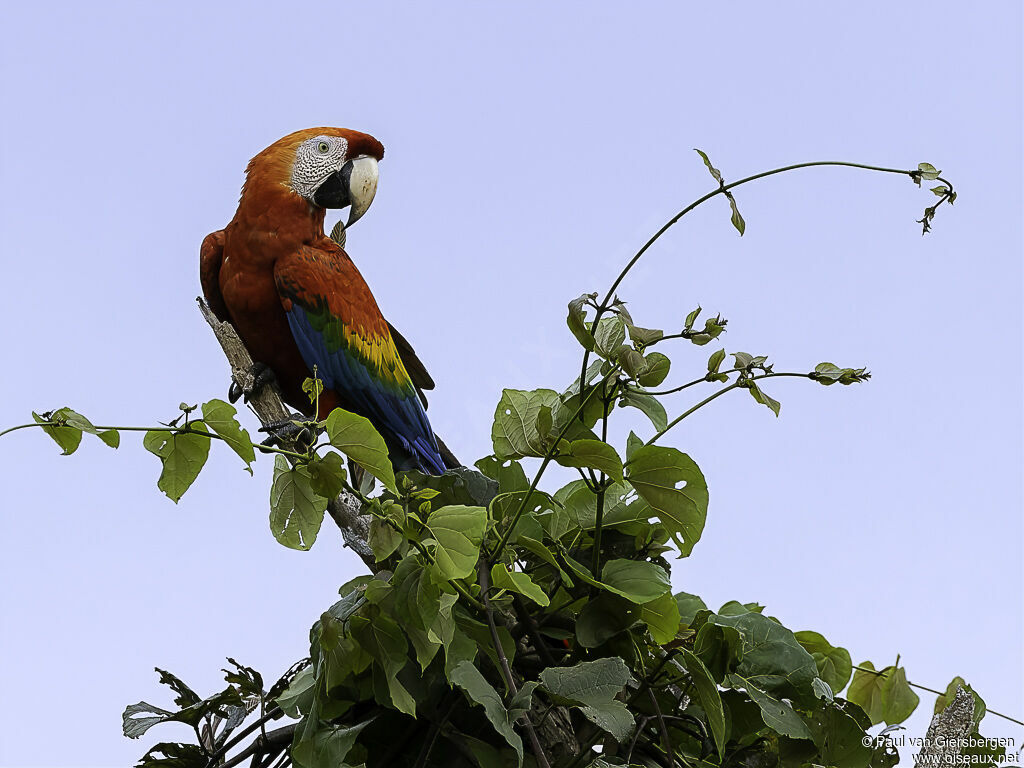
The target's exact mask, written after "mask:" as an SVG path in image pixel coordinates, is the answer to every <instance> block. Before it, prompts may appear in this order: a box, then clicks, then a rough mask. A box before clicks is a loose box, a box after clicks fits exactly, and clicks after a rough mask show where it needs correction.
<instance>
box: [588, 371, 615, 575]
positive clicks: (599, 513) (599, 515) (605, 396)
mask: <svg viewBox="0 0 1024 768" xmlns="http://www.w3.org/2000/svg"><path fill="white" fill-rule="evenodd" d="M614 396H615V389H614V388H613V389H612V391H611V392H610V393H606V392H605V384H604V382H602V383H601V404H602V406H603V408H602V414H601V442H602V443H607V442H608V406H609V405H610V404H611V400H612V398H613V397H614ZM607 479H608V478H607V476H606V475H605V473H604V472H602V473H601V474H600V478H599V483H598V486H597V488H598V490H597V499H596V502H597V509H596V516H595V517H594V544H593V547H594V549H593V554H592V557H591V563H590V566H591V567H590V570H591V572H592V573H593V574H594V578H595V579H596V580H597V581H600V580H601V532H602V530H603V528H604V497H605V489H606V485H605V483H606V482H607Z"/></svg>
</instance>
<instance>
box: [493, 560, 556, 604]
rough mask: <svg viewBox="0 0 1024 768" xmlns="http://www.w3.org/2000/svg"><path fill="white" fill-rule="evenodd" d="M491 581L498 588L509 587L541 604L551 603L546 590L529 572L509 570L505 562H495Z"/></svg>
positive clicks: (508, 588)
mask: <svg viewBox="0 0 1024 768" xmlns="http://www.w3.org/2000/svg"><path fill="white" fill-rule="evenodd" d="M491 583H492V584H493V585H494V586H495V587H496V588H497V589H507V590H510V591H512V592H518V593H519V594H520V595H525V596H526V597H528V598H530V599H531V600H533V602H535V603H536V604H537V605H540V606H547V605H550V604H551V600H549V599H548V596H547V595H545V594H544V590H542V589H541V588H540V587H538V586H537V584H536V583H535V582H534V581H533V579H531V578H530V577H529V576H528V575H527V574H525V573H522V572H520V571H509V570H508V568H507V567H506V566H505V565H504V563H495V564H494V567H493V568H491Z"/></svg>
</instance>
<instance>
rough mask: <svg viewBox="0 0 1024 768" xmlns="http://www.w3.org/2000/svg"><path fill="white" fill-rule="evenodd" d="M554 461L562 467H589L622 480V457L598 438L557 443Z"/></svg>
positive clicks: (619, 480) (618, 480)
mask: <svg viewBox="0 0 1024 768" xmlns="http://www.w3.org/2000/svg"><path fill="white" fill-rule="evenodd" d="M555 461H556V462H558V463H559V464H561V465H562V466H563V467H590V468H591V469H596V470H598V471H600V472H604V473H605V474H606V475H608V476H609V477H611V478H612V479H613V480H616V481H617V482H620V483H621V482H622V481H623V477H622V459H620V458H619V454H617V453H616V452H615V449H614V448H612V446H610V445H608V443H604V442H601V441H600V440H573V441H572V442H567V443H559V453H558V454H557V455H556V456H555Z"/></svg>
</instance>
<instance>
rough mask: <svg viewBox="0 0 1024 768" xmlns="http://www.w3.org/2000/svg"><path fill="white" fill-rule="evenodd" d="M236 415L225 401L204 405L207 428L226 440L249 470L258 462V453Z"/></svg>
mask: <svg viewBox="0 0 1024 768" xmlns="http://www.w3.org/2000/svg"><path fill="white" fill-rule="evenodd" d="M236 413H238V411H236V410H235V407H234V406H233V405H231V404H230V403H225V402H224V401H223V400H216V399H215V400H210V401H209V402H206V403H203V421H204V422H206V426H208V427H209V428H210V429H211V430H212V431H213V432H214V434H217V435H220V437H222V438H224V442H225V443H227V444H228V447H230V448H231V450H233V451H234V452H235V453H237V454H238V455H239V457H241V459H242V461H244V462H245V464H246V467H247V468H248V467H249V465H251V464H252V463H253V462H254V461H256V453H255V451H254V450H253V447H252V438H250V437H249V433H248V432H247V431H245V430H244V429H242V425H241V424H239V423H238V419H236V418H235V414H236ZM249 474H252V469H249Z"/></svg>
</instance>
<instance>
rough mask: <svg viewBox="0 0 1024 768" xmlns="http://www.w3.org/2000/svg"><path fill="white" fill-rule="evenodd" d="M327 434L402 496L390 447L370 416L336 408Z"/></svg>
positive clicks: (336, 446)
mask: <svg viewBox="0 0 1024 768" xmlns="http://www.w3.org/2000/svg"><path fill="white" fill-rule="evenodd" d="M327 436H328V438H329V439H330V441H331V445H333V446H334V447H335V448H337V449H338V450H339V451H341V452H342V453H344V454H345V455H346V456H348V457H349V458H350V459H352V461H354V462H355V463H356V464H358V465H359V466H360V467H362V468H363V469H365V470H366V471H367V472H369V473H370V474H371V475H373V476H374V477H376V478H377V479H378V480H380V481H381V483H383V484H384V487H385V488H387V489H388V490H389V491H391V492H392V493H394V494H395V495H398V487H397V486H396V485H395V470H394V468H393V467H392V466H391V460H390V459H389V458H388V446H387V444H386V443H385V442H384V438H383V437H381V436H380V432H378V431H377V430H376V429H374V426H373V424H371V423H370V420H369V419H367V418H364V417H363V416H357V415H356V414H354V413H350V412H348V411H345V410H342V409H341V408H335V409H334V410H333V411H331V413H330V415H329V416H328V417H327Z"/></svg>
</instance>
